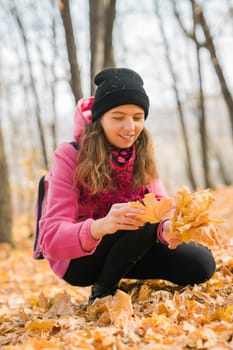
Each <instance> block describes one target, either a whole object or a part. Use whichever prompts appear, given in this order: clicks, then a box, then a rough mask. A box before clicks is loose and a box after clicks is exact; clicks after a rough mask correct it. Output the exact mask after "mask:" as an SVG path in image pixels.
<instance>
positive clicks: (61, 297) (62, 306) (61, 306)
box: [45, 293, 74, 318]
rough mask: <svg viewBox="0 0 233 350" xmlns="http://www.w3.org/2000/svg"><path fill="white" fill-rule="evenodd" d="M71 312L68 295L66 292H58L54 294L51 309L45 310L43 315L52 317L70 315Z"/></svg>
mask: <svg viewBox="0 0 233 350" xmlns="http://www.w3.org/2000/svg"><path fill="white" fill-rule="evenodd" d="M73 313H74V310H73V306H72V303H71V298H70V295H69V294H68V293H59V294H57V295H56V297H55V299H54V303H53V305H52V307H51V309H50V310H49V311H48V312H46V314H45V317H48V318H53V317H55V316H62V315H72V314H73Z"/></svg>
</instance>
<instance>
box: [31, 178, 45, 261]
mask: <svg viewBox="0 0 233 350" xmlns="http://www.w3.org/2000/svg"><path fill="white" fill-rule="evenodd" d="M44 179H45V176H42V177H41V178H40V181H39V184H38V195H37V196H38V199H37V203H38V207H37V221H36V235H35V241H34V251H35V250H36V247H37V243H38V239H39V221H40V218H41V214H42V202H43V198H44V194H45V187H44ZM37 259H43V255H42V254H41V256H39V257H38V258H37Z"/></svg>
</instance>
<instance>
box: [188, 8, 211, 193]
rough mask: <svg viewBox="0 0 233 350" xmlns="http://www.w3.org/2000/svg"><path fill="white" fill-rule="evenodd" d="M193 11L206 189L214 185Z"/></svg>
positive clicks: (194, 13) (198, 105)
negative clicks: (209, 157) (211, 174)
mask: <svg viewBox="0 0 233 350" xmlns="http://www.w3.org/2000/svg"><path fill="white" fill-rule="evenodd" d="M192 11H193V36H194V42H195V45H196V55H197V70H198V82H199V96H198V103H197V109H198V114H199V118H198V119H199V131H200V138H201V150H202V167H203V175H204V181H205V187H210V186H211V185H212V183H211V176H210V166H209V159H208V142H207V139H208V136H207V128H206V111H205V101H204V92H203V79H202V71H201V59H200V54H201V53H200V46H199V43H198V40H197V35H196V31H197V18H196V11H195V7H194V6H193V4H192Z"/></svg>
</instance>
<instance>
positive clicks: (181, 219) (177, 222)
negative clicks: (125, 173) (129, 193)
mask: <svg viewBox="0 0 233 350" xmlns="http://www.w3.org/2000/svg"><path fill="white" fill-rule="evenodd" d="M214 200H215V199H214V196H213V194H212V193H211V192H210V191H209V190H203V191H197V192H190V191H189V190H188V189H187V188H186V187H184V188H183V189H182V190H180V191H178V192H177V194H176V196H175V198H169V197H164V198H162V199H161V200H160V201H157V200H156V198H155V194H153V193H148V194H146V195H145V197H144V198H143V199H142V201H136V202H131V203H130V205H131V207H134V208H139V209H143V210H144V211H145V214H144V215H137V218H138V219H140V220H142V221H143V222H145V223H146V222H149V223H157V222H159V221H161V220H163V219H166V218H169V219H170V227H169V230H168V232H167V233H166V237H165V239H166V241H167V242H168V246H169V248H171V249H174V248H176V247H177V246H178V245H179V244H181V243H183V242H185V243H189V242H190V241H194V242H196V243H200V244H203V245H205V246H207V247H212V246H214V245H215V244H217V243H218V242H219V229H218V227H217V226H216V225H215V224H220V223H222V222H221V221H220V220H214V219H211V218H210V217H209V208H210V206H211V204H212V203H213V202H214ZM172 208H174V210H173V211H171V209H172Z"/></svg>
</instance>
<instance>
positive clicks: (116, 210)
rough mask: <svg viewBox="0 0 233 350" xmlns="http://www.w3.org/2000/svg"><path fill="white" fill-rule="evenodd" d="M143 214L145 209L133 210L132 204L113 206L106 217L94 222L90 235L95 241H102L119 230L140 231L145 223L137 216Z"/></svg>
mask: <svg viewBox="0 0 233 350" xmlns="http://www.w3.org/2000/svg"><path fill="white" fill-rule="evenodd" d="M143 214H145V211H144V210H143V209H138V208H131V206H130V203H117V204H113V205H112V207H111V209H110V210H109V212H108V214H107V215H106V216H104V217H103V218H101V219H97V220H95V221H93V222H92V224H91V227H90V233H91V235H92V237H93V238H94V239H100V238H102V237H103V236H105V235H106V234H114V233H115V232H117V231H119V230H130V231H134V230H138V229H139V228H140V227H142V226H144V223H143V222H142V221H141V220H139V219H137V218H136V216H137V215H143Z"/></svg>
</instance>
